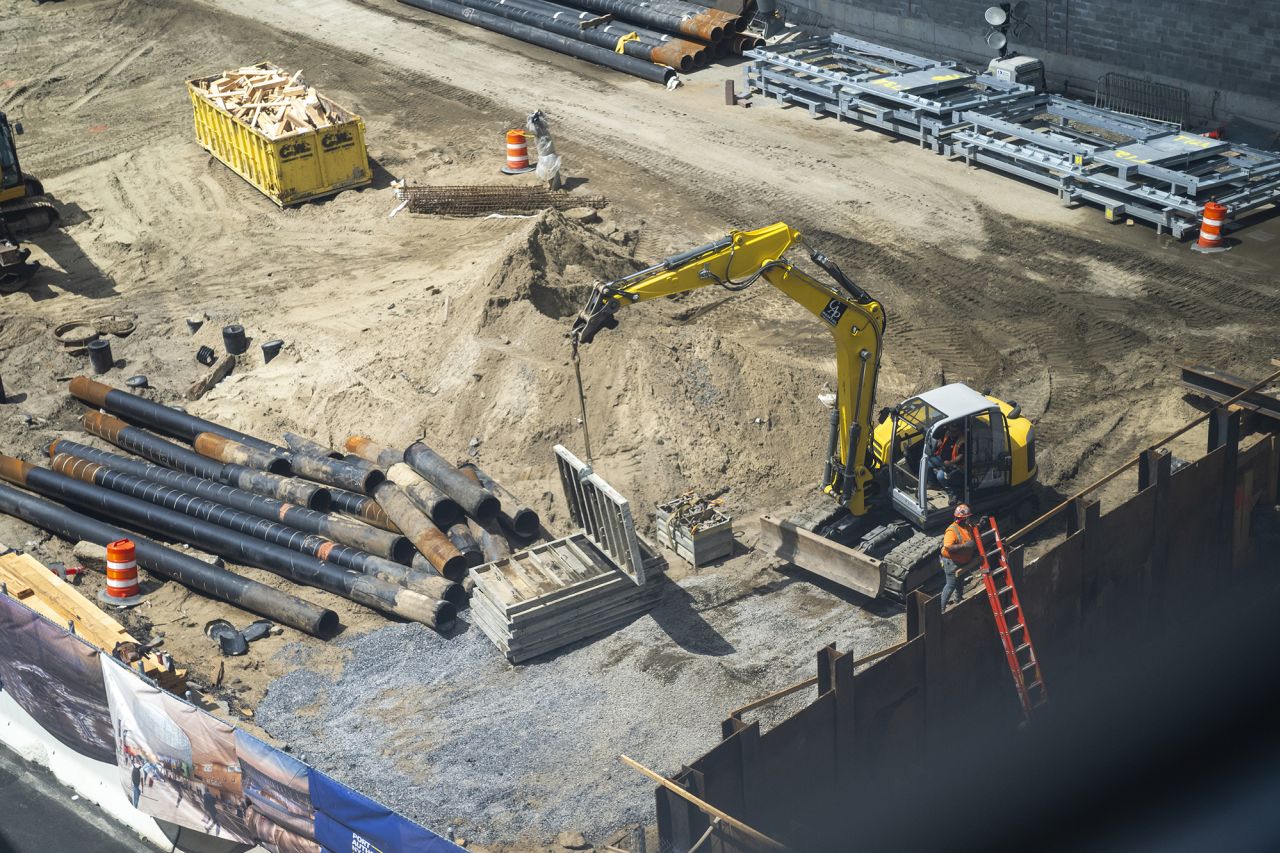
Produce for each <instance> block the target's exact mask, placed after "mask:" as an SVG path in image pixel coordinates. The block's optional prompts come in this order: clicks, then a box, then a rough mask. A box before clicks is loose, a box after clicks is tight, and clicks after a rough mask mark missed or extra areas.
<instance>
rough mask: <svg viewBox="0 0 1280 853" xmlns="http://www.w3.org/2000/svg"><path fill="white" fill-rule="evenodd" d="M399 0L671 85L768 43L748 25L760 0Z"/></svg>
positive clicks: (559, 51)
mask: <svg viewBox="0 0 1280 853" xmlns="http://www.w3.org/2000/svg"><path fill="white" fill-rule="evenodd" d="M400 2H401V3H405V4H407V5H409V6H414V7H417V8H419V9H424V10H426V11H429V12H434V13H436V14H439V15H445V16H447V17H450V18H454V19H456V20H459V21H465V22H466V23H470V24H475V25H476V26H479V27H483V28H484V29H487V30H492V31H494V32H498V33H502V34H504V35H509V36H512V37H513V38H518V39H520V40H522V41H527V42H529V43H530V44H536V45H538V46H540V47H545V48H547V49H549V50H554V51H557V52H558V53H565V54H568V55H570V56H576V57H578V58H579V59H585V60H587V61H588V62H594V63H596V64H597V65H604V66H607V67H609V68H615V69H617V70H619V71H625V72H627V73H628V74H632V75H634V76H636V77H640V78H642V79H645V80H650V81H653V82H655V83H662V84H664V85H668V86H670V85H672V84H673V83H674V80H675V76H676V72H677V71H680V72H685V73H687V72H689V71H692V70H693V69H695V68H702V67H704V66H706V65H708V64H710V63H711V62H714V61H715V60H717V59H720V58H722V57H725V56H728V55H732V54H737V55H741V54H742V53H743V52H744V51H746V50H750V49H752V48H754V47H758V46H760V45H762V44H763V41H762V40H761V39H759V38H757V37H756V36H754V35H750V34H747V33H746V32H745V30H746V29H747V26H748V24H749V23H750V22H751V19H752V17H753V15H754V14H755V2H754V0H707V2H705V3H698V2H688V0H400ZM726 7H727V8H726Z"/></svg>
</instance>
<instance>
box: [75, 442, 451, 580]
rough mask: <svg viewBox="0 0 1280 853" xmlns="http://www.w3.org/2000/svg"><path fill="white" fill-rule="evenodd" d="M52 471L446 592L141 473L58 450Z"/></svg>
mask: <svg viewBox="0 0 1280 853" xmlns="http://www.w3.org/2000/svg"><path fill="white" fill-rule="evenodd" d="M53 470H54V471H56V472H57V473H59V474H65V475H66V476H68V477H74V478H75V479H77V480H81V481H83V482H86V483H93V484H94V485H97V486H102V487H103V488H107V489H110V490H111V491H113V492H119V493H120V494H123V495H129V496H131V497H135V498H139V499H141V500H144V501H146V502H147V503H150V504H155V505H156V506H161V507H165V508H167V509H172V510H176V511H178V512H180V513H182V514H183V515H189V516H191V517H192V518H198V519H200V520H201V521H208V522H212V523H213V524H217V525H219V526H220V527H225V528H227V529H229V530H234V531H236V532H237V533H243V534H245V535H247V536H253V537H254V538H256V539H261V540H263V541H264V542H273V543H275V544H276V545H283V546H284V547H286V548H289V549H291V550H293V551H298V552H300V553H303V554H309V555H311V556H312V557H316V558H318V559H321V560H324V561H325V562H327V563H334V564H335V565H339V566H342V567H343V568H346V569H351V570H352V571H356V572H361V573H362V574H366V575H369V576H370V577H375V578H379V579H381V580H384V581H386V582H387V583H393V584H398V585H400V586H403V587H404V588H405V589H411V590H413V591H415V592H420V593H422V594H424V595H427V596H429V597H431V598H445V597H446V594H448V593H450V592H451V591H450V590H449V588H448V581H445V583H444V584H443V585H442V584H440V583H439V581H443V580H444V578H441V577H438V576H436V575H426V574H423V573H422V572H417V571H414V570H413V569H410V568H408V567H406V566H404V565H402V564H400V563H393V562H391V561H390V560H387V559H384V558H382V557H376V556H374V555H373V554H369V553H366V552H364V551H360V550H358V549H355V548H350V547H348V546H346V545H341V544H338V543H335V542H333V541H331V540H329V539H325V538H324V537H323V536H317V535H315V534H314V533H304V532H302V531H301V530H296V529H294V528H292V527H289V526H287V525H284V524H281V523H280V522H277V521H271V520H268V519H265V518H262V517H260V516H256V515H251V514H249V513H247V512H241V511H240V510H238V509H233V508H231V507H229V506H224V505H223V504H220V503H217V502H216V501H212V500H209V499H207V498H202V497H197V496H195V495H192V494H190V493H188V492H183V491H179V490H178V489H173V488H170V487H168V486H164V485H161V484H160V483H157V482H154V481H151V480H147V479H144V478H142V477H135V476H133V475H132V474H127V473H125V472H123V471H116V470H113V469H111V468H108V467H106V466H104V465H99V464H98V463H97V462H90V461H88V460H86V459H79V458H77V457H75V456H71V455H69V454H66V453H61V454H58V455H57V456H55V457H54V459H53ZM458 594H459V593H458V592H454V593H453V595H454V597H455V598H456V597H457V595H458Z"/></svg>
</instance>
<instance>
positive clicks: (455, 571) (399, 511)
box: [374, 481, 467, 581]
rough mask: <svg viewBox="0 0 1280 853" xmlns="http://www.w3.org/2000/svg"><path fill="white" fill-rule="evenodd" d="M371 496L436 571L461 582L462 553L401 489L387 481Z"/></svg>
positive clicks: (464, 564)
mask: <svg viewBox="0 0 1280 853" xmlns="http://www.w3.org/2000/svg"><path fill="white" fill-rule="evenodd" d="M374 496H375V497H376V498H377V501H378V504H379V505H380V506H381V507H382V508H383V509H384V510H386V513H387V515H388V516H390V517H391V519H392V520H393V521H394V522H395V523H396V526H397V527H399V528H400V530H401V531H402V532H403V533H404V535H405V536H407V537H409V541H410V542H412V543H413V544H414V547H416V548H417V549H418V552H419V553H420V554H422V556H423V557H426V558H427V561H428V562H429V563H431V565H432V566H433V567H434V568H435V570H436V571H437V572H439V573H440V574H441V575H442V576H444V577H446V578H448V579H449V580H451V581H457V580H461V579H462V578H463V577H464V576H465V575H466V573H467V560H466V558H465V557H463V556H462V552H461V551H459V550H458V549H457V548H455V547H454V545H453V543H452V542H450V541H449V537H448V536H445V535H444V533H442V532H441V531H440V528H438V527H436V526H435V525H434V524H432V523H431V519H430V518H428V517H427V515H426V513H424V512H423V511H422V510H420V509H418V507H417V506H416V505H415V504H414V503H413V501H412V500H411V499H410V498H409V496H408V495H407V494H405V491H404V489H402V488H400V487H399V486H397V485H396V484H395V483H393V482H390V481H387V482H385V483H382V484H380V485H379V486H378V487H377V488H376V489H374Z"/></svg>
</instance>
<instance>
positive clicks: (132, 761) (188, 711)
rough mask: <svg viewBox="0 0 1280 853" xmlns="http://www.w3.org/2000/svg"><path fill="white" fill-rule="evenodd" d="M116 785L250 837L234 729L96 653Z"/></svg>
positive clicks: (181, 822)
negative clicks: (103, 686)
mask: <svg viewBox="0 0 1280 853" xmlns="http://www.w3.org/2000/svg"><path fill="white" fill-rule="evenodd" d="M100 657H101V661H102V670H101V671H102V679H103V681H104V682H105V684H106V688H107V701H108V703H109V705H110V707H111V720H112V726H113V732H114V741H115V762H116V766H117V767H118V768H119V771H120V784H121V786H122V787H123V788H124V791H125V793H126V794H128V795H129V800H130V802H132V803H133V805H134V807H135V808H137V809H138V810H139V811H141V812H143V813H144V814H149V815H151V816H152V817H157V818H160V819H162V820H167V821H169V822H170V823H174V824H177V825H178V826H185V827H189V828H191V829H194V830H197V831H199V832H204V833H207V834H209V835H213V836H216V837H218V838H225V839H228V840H231V841H238V842H241V843H249V844H252V833H251V832H250V830H249V827H248V824H247V822H246V819H247V814H246V808H245V799H244V796H243V790H242V785H241V774H240V763H239V761H238V759H237V757H236V739H235V729H234V728H233V727H232V726H230V725H228V724H227V723H224V722H222V721H221V720H219V719H217V718H216V717H213V716H211V715H209V714H206V713H205V712H204V711H201V710H200V709H199V708H196V707H194V706H192V705H189V704H187V703H186V702H183V701H182V700H181V699H178V698H177V697H176V696H173V695H171V694H169V693H166V692H164V691H163V690H160V689H159V688H157V687H153V686H152V685H150V684H148V683H147V682H146V681H143V680H142V679H141V678H138V677H136V676H135V675H134V674H133V673H132V672H130V671H129V670H128V668H126V667H125V666H124V665H123V664H121V663H120V662H119V661H117V660H115V659H114V658H111V657H109V656H107V655H101V656H100Z"/></svg>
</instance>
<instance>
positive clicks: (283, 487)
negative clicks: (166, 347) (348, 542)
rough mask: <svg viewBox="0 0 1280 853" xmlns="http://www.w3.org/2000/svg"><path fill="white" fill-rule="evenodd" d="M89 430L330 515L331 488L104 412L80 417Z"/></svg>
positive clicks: (169, 463) (173, 464)
mask: <svg viewBox="0 0 1280 853" xmlns="http://www.w3.org/2000/svg"><path fill="white" fill-rule="evenodd" d="M80 423H81V424H82V425H83V426H84V428H85V431H86V432H88V433H90V434H91V435H96V436H97V437H98V438H101V439H104V440H106V441H109V442H111V443H112V444H114V445H115V446H116V447H119V448H121V449H123V450H128V451H129V452H131V453H136V454H137V455H139V456H141V457H142V458H143V459H147V460H150V461H151V462H155V463H156V464H157V465H164V466H165V467H168V468H173V469H174V470H176V471H183V472H185V473H187V474H194V475H195V476H197V477H204V478H205V479H208V480H217V481H218V482H220V483H225V484H226V485H228V486H235V487H236V488H237V489H243V490H245V491H247V492H253V493H255V494H259V495H266V496H268V497H273V498H276V499H277V500H281V501H287V502H289V503H292V504H297V505H299V506H305V507H307V508H308V509H313V510H316V511H317V512H327V511H328V510H329V503H330V500H331V496H330V493H329V490H328V489H325V488H322V487H320V486H317V485H315V484H314V483H306V482H303V481H302V480H296V479H293V478H291V477H281V476H278V475H276V474H268V473H266V472H265V471H255V470H254V469H252V468H246V467H244V466H243V465H224V464H221V463H218V462H214V461H212V460H210V459H208V458H207V457H204V456H201V455H200V454H199V453H196V452H194V451H191V450H188V449H187V448H185V447H181V446H179V445H177V444H174V443H173V442H171V441H167V440H166V439H163V438H160V437H159V436H158V435H152V434H151V433H149V432H147V431H146V430H144V429H140V428H139V427H133V426H129V425H128V424H127V423H125V422H124V421H122V420H120V419H119V418H116V417H112V416H111V415H105V414H103V413H102V412H85V413H84V414H83V415H82V416H81V417H80Z"/></svg>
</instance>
